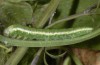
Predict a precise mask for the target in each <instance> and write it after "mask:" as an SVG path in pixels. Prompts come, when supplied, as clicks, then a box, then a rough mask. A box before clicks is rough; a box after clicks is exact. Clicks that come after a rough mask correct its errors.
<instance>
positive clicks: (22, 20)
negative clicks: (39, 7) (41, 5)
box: [0, 2, 33, 26]
mask: <svg viewBox="0 0 100 65" xmlns="http://www.w3.org/2000/svg"><path fill="white" fill-rule="evenodd" d="M32 14H33V11H32V8H31V6H30V5H29V4H28V3H26V2H21V3H10V2H2V4H0V22H1V23H2V24H4V25H5V26H8V25H11V24H15V23H19V24H26V23H28V22H31V21H32Z"/></svg>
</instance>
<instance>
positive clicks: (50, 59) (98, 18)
mask: <svg viewBox="0 0 100 65" xmlns="http://www.w3.org/2000/svg"><path fill="white" fill-rule="evenodd" d="M94 5H96V6H94ZM12 24H14V25H16V24H20V25H24V26H27V27H31V28H42V29H49V30H50V29H55V30H59V29H69V28H81V27H91V28H93V31H92V32H91V33H90V34H86V35H84V36H83V37H81V36H80V37H77V38H74V39H70V40H67V41H66V40H65V41H60V42H59V40H57V41H56V43H55V41H41V40H18V39H13V38H11V37H6V36H4V33H3V31H4V30H5V28H7V27H8V26H11V25H12ZM99 35H100V0H85V1H84V0H1V1H0V42H1V44H0V58H1V60H0V65H44V64H45V65H83V64H82V63H81V60H79V58H78V57H77V56H75V54H74V53H73V52H72V50H71V48H87V49H92V50H100V40H99V39H100V36H99ZM50 42H51V43H52V45H51V44H50ZM14 43H15V44H17V43H18V44H19V46H22V47H19V46H16V45H15V44H14ZM23 43H24V44H23ZM36 43H37V44H36ZM77 43H78V44H77ZM94 43H95V44H94ZM7 44H8V45H7ZM39 44H41V47H42V48H33V47H40V45H39ZM30 45H32V46H31V47H32V48H30V47H28V46H30ZM23 46H26V47H23ZM44 46H49V47H44ZM51 46H53V47H51ZM58 46H59V47H58ZM11 48H12V49H11ZM7 50H9V51H8V52H6V51H7ZM65 57H66V58H65ZM2 59H3V60H2Z"/></svg>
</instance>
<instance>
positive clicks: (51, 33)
mask: <svg viewBox="0 0 100 65" xmlns="http://www.w3.org/2000/svg"><path fill="white" fill-rule="evenodd" d="M92 30H93V28H91V27H83V28H70V29H34V28H29V27H26V26H22V25H11V26H9V27H8V28H6V29H5V30H4V35H5V36H9V37H13V38H19V39H21V38H22V39H23V38H24V39H27V40H34V39H35V40H65V39H72V38H76V37H80V36H84V35H85V34H88V33H90V32H91V31H92Z"/></svg>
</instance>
